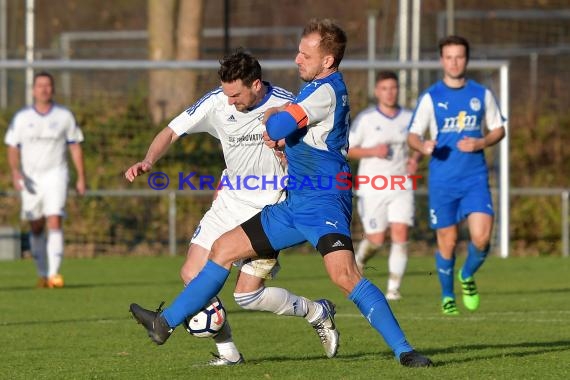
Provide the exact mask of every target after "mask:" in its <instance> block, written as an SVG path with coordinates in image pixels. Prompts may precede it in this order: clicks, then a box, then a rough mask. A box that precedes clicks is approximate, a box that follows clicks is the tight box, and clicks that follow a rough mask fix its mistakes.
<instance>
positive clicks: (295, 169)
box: [140, 19, 432, 367]
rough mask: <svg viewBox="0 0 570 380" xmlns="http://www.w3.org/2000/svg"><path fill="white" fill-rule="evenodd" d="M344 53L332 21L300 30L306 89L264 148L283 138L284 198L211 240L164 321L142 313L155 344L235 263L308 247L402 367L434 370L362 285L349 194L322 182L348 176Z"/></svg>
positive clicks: (274, 115)
mask: <svg viewBox="0 0 570 380" xmlns="http://www.w3.org/2000/svg"><path fill="white" fill-rule="evenodd" d="M345 46H346V34H345V33H344V31H343V30H342V29H341V28H340V27H339V26H338V25H336V24H335V23H333V22H332V21H330V20H327V19H325V20H312V21H311V22H309V23H308V24H307V25H306V26H305V28H304V30H303V33H302V37H301V41H300V44H299V52H298V54H297V57H296V59H295V62H296V63H297V66H298V68H299V74H300V77H301V79H303V80H304V81H305V82H307V84H306V85H305V86H304V87H303V88H302V89H301V91H300V93H299V94H298V95H297V97H296V98H295V100H294V101H293V102H292V103H291V104H290V105H288V106H285V107H279V108H274V109H272V110H268V111H266V118H265V121H266V128H267V139H268V140H270V141H268V143H271V142H272V141H273V142H274V141H278V140H280V139H282V138H285V143H286V145H285V155H286V157H287V162H288V174H289V176H290V178H294V179H295V181H291V182H290V183H289V184H288V188H287V189H288V194H287V198H286V199H285V201H283V202H281V203H279V204H275V205H271V206H266V207H265V208H264V209H263V210H262V211H261V212H260V213H258V214H257V215H255V216H254V217H253V218H251V219H249V220H248V221H246V222H245V223H242V224H241V226H239V227H236V228H234V229H233V230H231V231H229V232H227V233H225V234H224V235H222V236H221V237H220V238H219V239H218V240H216V242H214V245H213V246H212V251H211V253H210V259H209V260H208V263H207V264H206V265H205V267H204V269H203V270H202V271H201V272H200V273H199V274H198V275H197V276H196V277H195V278H194V279H193V280H192V281H190V283H189V284H188V285H187V287H186V288H185V289H184V291H183V292H182V293H181V294H180V295H179V296H178V297H177V298H176V300H175V301H174V302H173V303H172V304H171V305H170V306H169V307H168V308H167V309H165V310H164V311H163V312H162V313H152V312H151V311H149V310H145V311H144V318H147V319H148V318H149V317H151V316H152V317H153V319H152V323H150V322H149V323H146V324H144V325H145V326H146V329H147V332H148V334H149V336H150V337H151V339H152V340H153V341H154V342H155V343H157V344H162V343H164V342H165V341H166V340H167V339H168V337H169V336H170V334H171V333H172V331H173V329H174V328H175V327H176V326H178V325H180V324H181V323H182V322H183V321H184V319H185V318H186V317H187V316H188V315H192V314H194V313H196V311H198V310H199V309H200V307H202V305H204V304H205V303H206V302H207V301H208V300H209V299H210V298H211V297H212V296H213V295H215V294H217V293H218V292H219V290H220V289H221V288H222V286H223V285H224V283H225V281H226V279H227V277H228V275H229V270H230V268H231V265H232V262H234V261H235V260H239V259H242V258H248V257H261V258H271V257H274V256H275V255H276V252H277V251H278V250H281V249H284V248H287V247H292V246H294V245H297V244H300V243H303V242H305V241H309V242H310V243H311V244H312V245H313V246H314V247H315V248H316V249H317V250H318V251H319V253H320V254H321V255H322V257H323V261H324V265H325V268H326V270H327V272H328V273H329V276H330V278H331V280H332V281H333V282H334V283H335V284H336V285H337V286H338V287H339V288H340V289H341V291H342V292H343V293H344V294H345V295H347V296H348V298H349V299H350V300H352V301H353V302H354V303H355V304H356V306H357V307H358V308H359V309H360V311H361V313H362V314H363V316H365V317H366V319H367V320H368V321H369V322H370V324H371V325H372V326H373V327H374V328H375V329H376V330H378V332H379V333H380V334H381V335H382V336H383V338H384V340H385V341H386V342H387V343H388V345H389V346H390V348H391V349H392V350H393V352H394V354H395V355H396V358H397V359H398V360H399V361H400V363H401V364H402V365H404V366H408V367H427V366H431V365H432V362H431V360H429V359H428V358H426V357H424V356H423V355H421V354H419V353H418V352H416V351H415V350H414V349H413V348H412V346H411V345H410V344H409V343H408V341H407V340H406V337H405V336H404V333H403V332H402V330H401V329H400V326H399V325H398V322H397V321H396V319H395V317H394V315H393V314H392V311H391V309H390V306H389V305H388V302H387V301H386V298H385V297H384V295H383V294H382V292H381V291H380V289H378V287H376V286H375V285H374V284H372V283H371V282H370V281H368V280H366V279H364V278H362V277H361V274H360V271H359V270H358V267H357V265H356V262H355V259H354V253H353V248H352V240H351V238H350V221H351V217H352V193H351V190H350V188H349V187H346V186H344V187H343V186H336V185H333V186H328V184H329V183H328V182H325V181H327V180H326V179H327V178H328V179H331V178H333V179H334V178H335V177H337V175H338V174H339V173H345V174H346V175H348V173H350V168H349V165H348V163H347V160H346V154H347V149H348V129H349V103H348V93H347V89H346V86H345V83H344V80H343V77H342V74H341V73H340V72H339V71H338V67H339V64H340V62H341V60H342V58H343V55H344V50H345ZM292 183H294V184H295V185H293V184H292ZM140 314H141V315H142V314H143V313H140Z"/></svg>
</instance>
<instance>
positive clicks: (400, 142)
mask: <svg viewBox="0 0 570 380" xmlns="http://www.w3.org/2000/svg"><path fill="white" fill-rule="evenodd" d="M411 118H412V112H411V111H409V110H407V109H403V108H402V109H400V112H398V114H397V115H396V116H394V117H389V116H386V115H384V114H383V113H382V112H380V110H379V109H378V107H377V106H372V107H369V108H367V109H365V110H364V111H362V112H361V113H359V114H358V115H357V117H356V118H355V120H354V122H353V123H352V125H351V127H350V134H349V147H350V148H352V147H356V146H358V147H361V148H372V147H374V146H376V145H378V144H388V145H389V146H390V150H389V153H388V157H386V158H378V157H365V158H362V159H361V160H360V163H359V165H358V175H359V176H367V177H368V178H370V179H372V178H373V177H374V176H378V175H382V176H385V177H386V178H387V180H388V181H390V180H391V176H402V175H403V176H406V175H408V173H407V170H406V165H407V162H408V156H409V150H408V144H407V137H408V125H409V123H410V120H411ZM382 185H383V183H382V182H378V186H382ZM388 189H390V183H388ZM379 191H381V190H377V189H374V188H373V187H372V185H371V184H370V183H367V184H362V185H360V187H359V189H358V190H357V191H356V193H357V194H358V195H364V194H371V193H373V192H374V193H376V194H378V192H379Z"/></svg>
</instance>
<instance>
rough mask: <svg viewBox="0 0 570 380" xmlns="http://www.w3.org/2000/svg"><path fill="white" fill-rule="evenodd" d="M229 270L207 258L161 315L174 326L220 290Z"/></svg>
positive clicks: (198, 309) (192, 313)
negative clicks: (195, 274) (201, 267)
mask: <svg viewBox="0 0 570 380" xmlns="http://www.w3.org/2000/svg"><path fill="white" fill-rule="evenodd" d="M229 274H230V271H229V270H227V269H226V268H224V267H222V266H220V265H218V264H216V263H215V262H213V261H211V260H208V262H207V263H206V265H205V266H204V268H203V269H202V270H201V271H200V273H198V275H197V276H196V277H194V279H193V280H192V281H190V282H189V283H188V285H186V287H185V288H184V290H183V291H182V292H181V293H180V294H179V295H178V297H176V299H175V300H174V302H173V303H172V305H170V306H169V307H168V308H166V309H164V311H163V312H162V316H163V317H164V319H166V322H168V325H169V326H170V327H172V328H175V327H176V326H178V325H179V324H181V323H182V322H183V321H184V319H186V317H189V316H192V315H194V314H196V313H197V312H198V311H200V309H201V308H202V307H203V306H204V305H206V303H208V301H209V300H210V299H211V298H212V297H214V296H215V295H216V294H218V293H219V292H220V290H221V289H222V287H223V286H224V283H225V282H226V279H227V278H228V276H229Z"/></svg>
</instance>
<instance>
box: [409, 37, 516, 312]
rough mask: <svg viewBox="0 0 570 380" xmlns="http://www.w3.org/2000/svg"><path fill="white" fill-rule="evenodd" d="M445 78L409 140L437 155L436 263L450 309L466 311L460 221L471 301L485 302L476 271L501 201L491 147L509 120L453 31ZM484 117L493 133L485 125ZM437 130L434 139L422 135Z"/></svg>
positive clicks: (423, 101)
mask: <svg viewBox="0 0 570 380" xmlns="http://www.w3.org/2000/svg"><path fill="white" fill-rule="evenodd" d="M439 54H440V63H441V66H442V68H443V80H441V81H439V82H437V83H435V84H434V85H432V86H431V87H430V88H428V90H427V91H426V92H425V93H424V94H423V95H422V96H421V98H420V100H419V102H418V105H417V107H416V110H415V112H414V115H413V117H412V122H411V124H410V128H409V129H410V133H409V135H408V143H409V145H410V147H411V148H413V149H415V150H417V151H418V152H420V153H422V154H425V155H431V159H430V163H429V181H428V182H429V185H428V189H429V212H430V216H429V217H430V225H431V227H432V228H433V229H434V230H435V231H436V236H437V248H438V251H437V252H436V254H435V261H436V268H437V273H438V277H439V282H440V285H441V290H442V295H441V296H442V302H441V307H442V312H443V313H444V314H446V315H457V314H459V311H458V309H457V304H456V302H455V293H454V290H453V279H454V267H455V247H456V244H457V236H458V224H459V223H460V222H461V221H463V220H464V219H467V227H468V229H469V235H470V241H469V243H468V248H467V258H466V260H465V262H464V264H463V266H462V268H461V269H460V270H459V272H458V279H459V282H460V283H461V287H462V293H463V304H464V306H465V307H466V308H467V309H468V310H471V311H474V310H477V308H478V307H479V293H478V291H477V286H476V284H475V280H474V274H475V273H476V272H477V270H478V269H479V268H480V267H481V265H483V262H484V261H485V258H486V257H487V254H488V253H489V241H490V238H491V232H492V229H493V215H494V214H493V202H492V198H491V192H490V190H489V179H488V169H487V164H486V162H485V155H484V149H485V148H488V147H490V146H493V145H495V144H497V143H498V142H499V141H500V140H501V139H502V138H503V137H504V136H505V126H506V120H505V119H504V118H503V116H502V115H501V112H500V110H499V106H498V104H497V101H496V100H495V97H494V96H493V94H492V93H491V91H489V89H487V88H486V87H484V86H482V85H481V84H479V83H477V82H475V81H473V80H470V79H469V80H468V79H467V78H466V77H465V71H466V68H467V63H468V62H469V43H468V41H467V40H466V39H465V38H463V37H459V36H449V37H446V38H444V39H442V40H441V41H440V43H439ZM483 122H484V123H485V125H486V127H487V130H488V132H487V133H484V131H483ZM428 129H429V131H430V138H429V139H426V140H422V137H423V135H424V133H425V132H426V131H427V130H428Z"/></svg>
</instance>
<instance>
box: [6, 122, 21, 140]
mask: <svg viewBox="0 0 570 380" xmlns="http://www.w3.org/2000/svg"><path fill="white" fill-rule="evenodd" d="M4 143H5V144H6V145H9V146H18V145H19V144H20V137H19V136H18V132H17V130H16V118H14V120H12V123H10V126H9V127H8V131H6V135H5V136H4Z"/></svg>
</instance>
